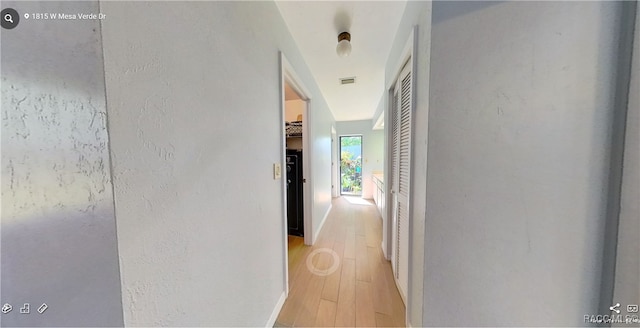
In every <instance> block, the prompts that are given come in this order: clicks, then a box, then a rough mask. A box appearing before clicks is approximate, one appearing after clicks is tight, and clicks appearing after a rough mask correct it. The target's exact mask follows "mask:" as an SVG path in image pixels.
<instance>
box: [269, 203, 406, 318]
mask: <svg viewBox="0 0 640 328" xmlns="http://www.w3.org/2000/svg"><path fill="white" fill-rule="evenodd" d="M363 202H369V201H365V200H363V199H361V198H355V197H353V198H352V197H349V198H346V197H340V198H336V199H334V200H333V207H332V210H331V212H330V213H329V216H328V217H327V222H325V224H324V227H323V229H322V231H321V232H320V235H319V236H318V240H317V241H316V244H315V245H314V246H306V245H304V244H303V240H302V238H300V237H294V236H289V287H290V288H289V297H288V298H287V300H286V302H285V303H284V306H283V307H282V311H281V312H280V314H279V316H278V319H277V320H276V324H275V326H277V327H293V326H295V327H302V326H305V327H308V326H322V327H333V326H338V327H339V326H360V327H362V326H366V327H374V326H378V327H391V326H394V327H399V326H402V327H404V326H405V306H404V303H403V302H402V299H401V297H400V294H399V293H398V290H397V288H396V286H395V282H394V279H393V273H392V271H391V262H389V261H387V260H385V259H384V256H383V254H382V250H381V238H382V220H381V219H380V214H379V213H378V211H377V208H376V206H375V205H374V204H373V203H370V205H362V204H361V203H363ZM321 249H324V250H321ZM328 249H330V250H333V251H334V252H335V253H336V254H331V252H330V251H329V250H328ZM312 253H313V254H312ZM310 255H311V260H310V261H311V262H310V263H309V260H308V258H309V256H310ZM336 255H337V257H338V258H339V261H335V260H334V258H335V257H336ZM309 264H312V265H309ZM336 265H337V267H336ZM309 267H310V268H311V269H312V270H314V271H315V272H316V273H317V274H314V273H312V272H311V271H310V269H309ZM333 269H335V271H333ZM331 271H333V272H332V273H331ZM323 274H324V275H323Z"/></svg>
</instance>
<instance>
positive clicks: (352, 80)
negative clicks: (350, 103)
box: [340, 76, 356, 84]
mask: <svg viewBox="0 0 640 328" xmlns="http://www.w3.org/2000/svg"><path fill="white" fill-rule="evenodd" d="M354 83H356V77H355V76H354V77H343V78H341V79H340V84H354Z"/></svg>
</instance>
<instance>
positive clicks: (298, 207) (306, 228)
mask: <svg viewBox="0 0 640 328" xmlns="http://www.w3.org/2000/svg"><path fill="white" fill-rule="evenodd" d="M280 69H281V80H280V91H281V106H280V107H281V109H280V110H281V112H280V115H281V116H280V119H281V122H282V125H281V130H280V131H281V132H280V138H281V139H280V140H281V142H282V143H281V145H282V148H281V154H280V156H281V157H280V158H281V160H280V163H274V179H279V180H280V181H281V187H282V199H283V201H282V209H283V217H282V220H283V221H282V222H283V227H282V228H283V232H284V234H283V237H284V243H283V246H284V247H283V249H282V251H283V255H284V263H283V266H284V272H285V274H284V283H285V286H286V288H285V294H288V293H289V265H288V258H289V254H288V253H289V250H288V247H289V242H290V240H293V239H295V242H296V243H300V244H301V245H302V244H305V245H311V244H312V241H313V233H312V222H313V217H312V214H313V192H312V191H313V180H312V179H311V177H312V174H311V172H312V165H311V163H312V162H313V154H312V152H311V151H310V149H311V145H310V140H311V139H310V136H311V131H310V130H311V121H312V119H313V118H312V115H311V96H310V95H311V93H310V92H309V91H308V89H307V88H306V87H305V86H304V84H302V81H301V79H300V78H299V77H298V75H297V74H296V72H295V70H294V69H293V66H292V65H291V64H290V63H289V61H288V60H287V58H286V57H285V56H284V54H283V53H282V52H281V53H280ZM290 214H291V215H290Z"/></svg>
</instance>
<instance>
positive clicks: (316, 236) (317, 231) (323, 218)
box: [311, 204, 333, 244]
mask: <svg viewBox="0 0 640 328" xmlns="http://www.w3.org/2000/svg"><path fill="white" fill-rule="evenodd" d="M331 207H333V204H329V208H328V209H327V212H326V213H324V216H323V217H322V222H320V226H319V227H318V230H316V232H315V233H314V234H313V240H312V241H311V243H312V244H315V243H316V240H318V236H319V235H320V231H322V227H323V226H324V223H325V222H327V217H328V216H329V212H331Z"/></svg>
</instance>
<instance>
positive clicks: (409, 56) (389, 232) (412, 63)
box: [382, 25, 424, 325]
mask: <svg viewBox="0 0 640 328" xmlns="http://www.w3.org/2000/svg"><path fill="white" fill-rule="evenodd" d="M417 42H418V26H417V25H415V26H413V27H412V29H411V31H410V32H409V36H408V38H407V41H406V43H405V45H404V48H403V50H402V52H401V55H400V56H399V57H398V59H397V61H396V63H395V66H394V69H393V70H392V71H391V72H392V74H393V75H392V78H391V79H389V81H387V85H386V86H385V93H386V95H387V101H386V106H385V111H384V126H385V152H384V154H385V166H384V169H385V173H384V176H383V180H384V189H385V197H386V199H385V207H386V209H385V210H386V216H387V220H386V222H385V224H384V227H383V234H384V235H383V245H382V248H383V254H384V255H385V258H386V259H387V260H391V254H392V252H393V229H394V228H393V209H394V204H393V195H392V194H391V188H392V186H391V185H390V180H391V179H390V176H391V174H393V173H392V172H391V167H392V164H391V147H392V143H393V136H392V134H391V129H392V127H391V116H390V114H391V109H392V102H393V90H394V87H395V84H396V81H397V80H398V78H399V77H400V74H401V73H402V69H403V68H404V67H405V64H406V65H408V66H409V67H411V75H412V76H411V84H412V92H411V110H412V113H411V114H412V117H411V126H410V129H411V133H410V135H411V136H410V138H411V140H412V141H413V140H415V126H414V125H415V117H414V114H415V110H416V93H417V92H416V90H417V88H416V85H417V84H416V81H417V75H418V74H417V73H418V69H417V65H418V63H417V60H416V58H417V50H418V49H417V47H416V45H417ZM407 62H408V63H407ZM414 148H415V143H414V142H411V145H410V149H409V152H410V156H409V158H410V160H409V162H410V163H409V175H410V176H415V174H414V171H415V163H414V161H415V156H413V153H414ZM413 189H414V184H413V183H411V180H410V182H409V201H408V211H409V240H408V243H409V248H408V250H407V256H408V259H407V260H408V268H409V270H408V271H409V272H407V274H408V281H407V291H406V292H407V295H406V299H403V301H404V302H405V322H406V323H407V325H416V324H417V325H421V323H422V322H419V323H415V322H411V320H410V317H411V314H410V308H418V309H422V307H423V304H422V303H423V286H422V281H423V276H424V267H423V268H414V264H415V263H414V262H413V256H414V249H413V241H414V234H419V235H420V236H421V237H422V238H423V239H424V231H415V230H414V222H413V221H414V217H413V202H412V201H411V197H412V194H413ZM384 229H386V231H385V230H384ZM384 238H386V243H385V239H384ZM414 269H417V271H418V273H419V277H416V281H417V280H419V281H420V286H414V285H413V282H414V279H413V278H414V277H413V271H414ZM394 281H395V282H396V284H397V281H396V280H395V279H394ZM417 287H419V290H414V289H418V288H417ZM398 288H399V287H398ZM416 292H417V293H418V294H419V295H414V293H416ZM413 301H418V303H420V304H415V305H414V304H411V302H413ZM419 315H420V316H422V313H420V314H419Z"/></svg>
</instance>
